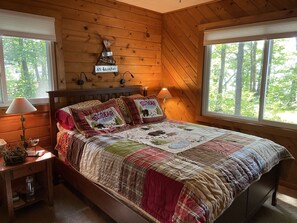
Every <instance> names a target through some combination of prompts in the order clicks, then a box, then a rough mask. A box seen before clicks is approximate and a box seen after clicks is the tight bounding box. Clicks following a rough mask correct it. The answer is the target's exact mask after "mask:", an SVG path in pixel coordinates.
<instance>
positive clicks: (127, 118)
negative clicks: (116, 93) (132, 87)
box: [115, 94, 144, 124]
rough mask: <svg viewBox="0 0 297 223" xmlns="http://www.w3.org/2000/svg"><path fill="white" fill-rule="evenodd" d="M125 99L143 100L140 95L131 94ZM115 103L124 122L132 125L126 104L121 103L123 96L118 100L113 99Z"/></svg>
mask: <svg viewBox="0 0 297 223" xmlns="http://www.w3.org/2000/svg"><path fill="white" fill-rule="evenodd" d="M126 97H128V98H143V97H144V96H143V95H141V94H132V95H129V96H126ZM115 101H116V103H117V105H118V106H119V108H120V110H121V113H122V115H123V117H124V119H125V122H126V123H127V124H133V119H132V117H131V114H130V111H129V109H128V107H127V105H126V103H125V102H124V101H123V96H121V97H120V98H115Z"/></svg>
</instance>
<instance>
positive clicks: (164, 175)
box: [56, 120, 292, 223]
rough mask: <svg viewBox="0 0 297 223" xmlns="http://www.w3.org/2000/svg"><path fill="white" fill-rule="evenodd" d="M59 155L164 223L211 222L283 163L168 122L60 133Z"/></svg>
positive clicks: (249, 146)
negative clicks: (103, 131)
mask: <svg viewBox="0 0 297 223" xmlns="http://www.w3.org/2000/svg"><path fill="white" fill-rule="evenodd" d="M58 139H59V140H58V144H57V146H56V149H58V150H59V152H60V153H61V154H63V156H64V157H65V158H66V160H65V162H67V163H69V164H70V165H71V166H73V167H74V168H75V169H77V170H78V171H79V172H80V173H81V174H82V175H84V176H85V177H87V178H88V179H90V180H92V181H93V182H95V183H98V184H100V185H102V186H104V187H105V188H109V189H111V190H112V191H114V192H115V193H117V194H119V195H121V196H122V197H124V198H125V199H128V200H129V201H130V202H132V203H133V205H134V206H138V207H140V208H141V209H142V210H144V211H145V212H147V213H148V214H149V215H151V216H153V218H154V219H156V221H160V222H168V223H169V222H198V223H204V222H213V221H214V220H215V219H216V218H217V217H218V216H220V215H221V213H222V212H223V211H224V210H225V209H226V208H227V207H229V206H230V204H231V203H232V201H233V200H234V198H235V197H236V196H237V195H238V194H239V193H241V192H242V191H244V190H245V189H246V188H247V187H248V186H249V185H250V184H251V183H253V182H254V181H256V180H258V179H259V178H260V176H261V175H262V174H264V173H266V172H268V171H269V170H270V169H271V168H272V167H274V166H275V165H276V164H278V163H279V162H280V161H281V160H285V159H291V158H292V156H291V154H290V153H289V152H288V151H287V150H286V149H285V148H284V147H282V146H280V145H278V144H276V143H274V142H272V141H270V140H267V139H263V138H259V137H256V136H251V135H247V134H242V133H238V132H233V131H229V130H222V129H218V128H213V127H206V126H202V125H196V124H190V123H184V122H176V121H168V120H166V121H163V122H161V123H155V124H150V125H141V126H138V127H135V128H131V129H128V130H125V131H122V132H117V133H109V134H104V135H97V136H93V137H90V138H88V139H86V138H84V137H83V136H82V135H81V134H79V133H77V132H70V133H69V132H60V133H59V137H58Z"/></svg>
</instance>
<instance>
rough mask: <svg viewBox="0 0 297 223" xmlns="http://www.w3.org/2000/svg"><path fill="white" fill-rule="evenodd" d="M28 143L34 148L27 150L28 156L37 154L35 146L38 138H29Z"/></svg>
mask: <svg viewBox="0 0 297 223" xmlns="http://www.w3.org/2000/svg"><path fill="white" fill-rule="evenodd" d="M29 142H30V145H31V147H32V148H34V150H31V151H28V156H39V153H38V152H37V151H36V146H37V145H38V143H39V139H31V138H30V139H29Z"/></svg>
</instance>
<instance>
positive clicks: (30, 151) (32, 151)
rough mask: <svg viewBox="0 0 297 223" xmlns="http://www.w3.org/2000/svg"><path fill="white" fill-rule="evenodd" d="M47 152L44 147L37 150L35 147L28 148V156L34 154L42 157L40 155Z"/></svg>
mask: <svg viewBox="0 0 297 223" xmlns="http://www.w3.org/2000/svg"><path fill="white" fill-rule="evenodd" d="M45 153H46V151H45V150H44V149H42V150H36V151H35V149H34V148H30V149H28V150H27V156H33V157H40V156H43V154H45Z"/></svg>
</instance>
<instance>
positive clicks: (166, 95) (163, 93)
mask: <svg viewBox="0 0 297 223" xmlns="http://www.w3.org/2000/svg"><path fill="white" fill-rule="evenodd" d="M157 98H162V99H168V98H172V95H171V94H170V92H169V91H168V89H167V88H166V87H163V88H162V89H161V91H160V92H159V94H158V95H157Z"/></svg>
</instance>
